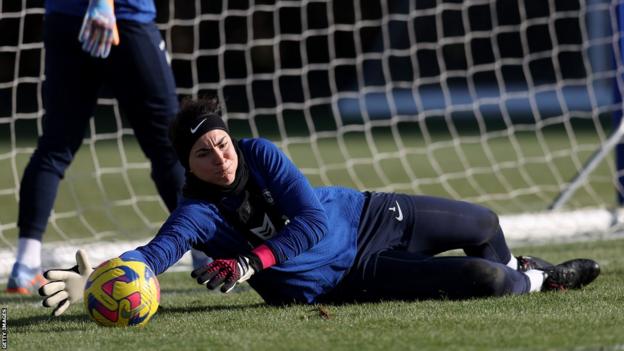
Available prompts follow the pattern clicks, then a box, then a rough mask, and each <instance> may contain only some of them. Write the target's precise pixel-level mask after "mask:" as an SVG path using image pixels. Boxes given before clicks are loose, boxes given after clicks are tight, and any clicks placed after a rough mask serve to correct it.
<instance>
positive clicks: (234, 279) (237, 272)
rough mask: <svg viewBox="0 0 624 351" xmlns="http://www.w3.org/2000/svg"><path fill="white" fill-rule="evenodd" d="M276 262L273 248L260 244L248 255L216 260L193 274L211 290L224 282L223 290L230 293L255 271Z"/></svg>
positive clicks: (192, 274) (198, 281)
mask: <svg viewBox="0 0 624 351" xmlns="http://www.w3.org/2000/svg"><path fill="white" fill-rule="evenodd" d="M274 264H275V256H274V255H273V252H272V251H271V249H269V247H268V246H266V245H260V246H259V247H257V248H255V249H254V250H252V251H251V252H250V253H249V254H247V255H240V256H238V257H236V258H226V259H218V260H214V261H212V262H210V263H209V264H208V265H206V266H205V267H202V268H198V269H196V270H194V271H193V272H192V273H191V276H192V277H193V278H196V279H197V283H199V284H206V287H207V288H208V289H211V290H213V289H215V288H217V287H218V286H219V285H221V284H223V286H221V292H223V293H228V292H230V291H232V289H234V287H235V286H236V284H238V283H242V282H244V281H246V280H248V279H249V278H251V276H252V275H254V274H255V273H258V272H260V271H261V270H262V269H266V268H269V267H270V266H272V265H274Z"/></svg>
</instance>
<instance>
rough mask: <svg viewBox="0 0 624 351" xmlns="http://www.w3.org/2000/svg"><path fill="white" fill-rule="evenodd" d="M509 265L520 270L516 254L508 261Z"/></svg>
mask: <svg viewBox="0 0 624 351" xmlns="http://www.w3.org/2000/svg"><path fill="white" fill-rule="evenodd" d="M507 267H509V268H511V269H515V270H518V259H517V258H516V256H514V255H511V259H509V262H507Z"/></svg>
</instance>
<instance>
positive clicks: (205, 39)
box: [0, 0, 623, 275]
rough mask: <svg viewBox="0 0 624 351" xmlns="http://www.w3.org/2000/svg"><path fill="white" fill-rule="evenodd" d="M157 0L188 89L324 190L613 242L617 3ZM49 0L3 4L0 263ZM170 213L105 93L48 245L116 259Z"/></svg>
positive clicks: (27, 135)
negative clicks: (461, 203)
mask: <svg viewBox="0 0 624 351" xmlns="http://www.w3.org/2000/svg"><path fill="white" fill-rule="evenodd" d="M156 3H157V7H158V23H159V26H160V29H161V31H162V34H163V37H164V39H165V43H166V46H167V49H168V51H169V53H170V56H171V59H172V61H171V64H172V68H173V70H174V73H175V77H176V83H177V86H178V93H179V95H180V96H193V97H197V96H202V95H217V96H218V97H219V99H220V100H221V101H222V103H223V105H224V112H225V115H226V116H227V118H228V123H229V125H230V127H231V128H232V129H233V130H234V131H235V133H236V134H237V135H239V136H241V137H245V136H262V137H265V138H268V139H271V140H273V141H274V142H275V143H276V144H277V145H278V146H280V147H281V148H282V150H284V151H285V152H286V153H287V154H288V155H289V156H290V157H291V158H292V159H293V160H294V161H295V163H296V164H297V165H298V166H299V167H300V169H301V170H302V171H303V172H304V173H305V174H306V175H307V176H308V177H309V179H310V181H311V182H312V183H313V184H314V185H328V184H335V185H344V186H350V187H356V188H359V189H362V190H364V189H366V190H376V191H397V192H405V193H410V194H428V195H437V196H445V197H452V198H456V199H462V200H466V201H472V202H476V203H479V204H483V205H485V206H488V207H490V208H492V209H493V210H495V211H497V212H498V213H499V214H500V215H501V223H502V225H503V228H504V230H505V231H506V234H507V236H508V237H509V238H510V239H511V240H512V241H514V240H517V241H523V240H524V241H531V240H543V239H554V238H568V237H571V236H572V237H574V236H579V235H593V236H596V235H597V236H600V235H603V234H605V233H608V232H610V231H612V230H613V228H614V223H617V219H618V216H619V211H617V208H618V206H619V203H618V190H617V189H620V188H621V186H620V185H619V177H620V176H621V174H620V172H619V171H618V169H619V168H620V167H618V166H616V164H615V162H614V158H615V151H614V150H616V148H617V145H616V144H618V142H619V139H620V135H619V134H617V132H616V131H617V130H618V126H619V119H618V116H619V115H621V112H622V106H621V101H620V99H619V97H617V96H616V95H617V94H616V93H615V92H616V91H618V90H619V89H618V88H621V87H622V86H623V85H622V83H623V82H622V79H621V76H622V68H621V67H623V66H622V58H621V54H620V41H621V39H620V32H619V30H618V27H619V25H618V18H619V17H618V11H619V7H618V1H612V2H610V1H602V0H586V1H575V0H558V1H555V0H550V1H546V0H541V1H539V0H530V1H528V0H527V1H521V0H504V1H481V0H473V1H433V0H428V1H410V0H386V1H380V0H362V1H323V0H309V1H286V0H285V1H268V0H267V1H252V0H250V1H242V2H241V1H204V0H195V1H190V0H175V1H165V0H158V1H156ZM42 6H43V4H42V1H32V0H31V1H27V0H14V1H6V0H0V10H1V12H0V133H1V135H2V136H1V138H0V172H2V176H1V177H0V262H2V264H0V266H2V267H5V266H6V267H10V262H11V261H12V259H13V258H12V255H13V250H14V247H15V243H16V240H17V239H16V238H17V230H18V229H17V226H16V219H17V203H18V200H19V199H18V197H19V196H18V194H19V184H20V176H21V174H22V172H23V169H24V166H25V164H26V162H27V161H28V158H29V156H30V154H31V153H32V152H33V150H34V147H35V146H36V137H37V135H39V133H40V132H41V117H42V115H43V114H44V111H43V107H42V104H41V96H40V94H39V91H40V88H41V82H42V80H43V79H44V75H43V69H44V67H43V58H42V54H43V45H42V43H41V37H42V34H41V22H42V21H43V15H44V10H43V8H42ZM553 207H554V208H555V210H551V208H553ZM166 215H167V211H166V209H165V207H164V206H163V204H162V202H161V201H160V199H159V198H158V196H157V194H156V191H155V188H154V186H153V184H152V183H151V180H150V178H149V163H148V162H147V161H146V159H145V157H144V156H143V155H142V154H141V152H140V150H139V149H138V147H137V145H136V141H135V140H134V136H133V133H132V129H131V128H130V127H129V125H128V123H127V121H126V120H125V119H124V118H123V116H122V114H121V113H120V111H119V110H118V108H117V105H116V102H115V100H114V99H110V98H107V97H106V96H104V97H103V98H102V99H100V105H99V107H98V110H97V112H96V115H95V118H94V119H93V120H92V122H91V124H90V128H89V130H88V131H87V135H86V137H85V141H84V145H83V147H82V149H81V150H80V151H79V153H78V155H77V157H76V160H75V162H74V163H73V164H72V166H71V167H70V169H69V170H68V172H67V175H66V178H65V179H64V181H63V182H62V185H61V189H60V191H59V196H58V199H57V203H56V205H55V208H54V211H53V213H52V215H51V217H50V221H49V225H48V230H47V232H46V235H45V237H44V238H45V243H46V246H45V247H46V248H47V249H48V250H65V251H67V252H68V253H69V260H71V256H72V254H73V249H74V247H76V246H77V245H89V247H93V248H97V249H98V250H100V251H101V252H102V254H101V256H102V258H106V256H107V255H116V254H118V253H119V250H120V247H121V248H122V249H126V248H131V247H132V246H133V245H136V244H137V243H140V242H145V241H146V240H147V239H148V238H149V237H150V236H151V235H152V234H153V233H154V232H155V231H156V230H157V228H158V226H159V225H160V224H161V223H162V222H163V221H164V219H165V218H166ZM115 245H121V246H120V247H119V246H115ZM108 247H113V249H111V250H112V253H110V252H108V251H106V248H108ZM95 255H96V256H97V254H95ZM46 256H58V255H57V253H56V251H55V253H54V255H46ZM5 263H6V264H5ZM47 263H48V264H51V263H50V262H47ZM45 264H46V261H45V260H44V265H45ZM2 269H4V268H2ZM6 269H9V268H6ZM2 273H3V272H0V275H1V274H2ZM5 273H6V272H5Z"/></svg>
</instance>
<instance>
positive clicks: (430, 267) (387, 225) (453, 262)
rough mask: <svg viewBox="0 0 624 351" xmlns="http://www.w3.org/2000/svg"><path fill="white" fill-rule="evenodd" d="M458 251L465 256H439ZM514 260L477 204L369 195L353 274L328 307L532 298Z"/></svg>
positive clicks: (493, 220) (487, 212) (498, 231)
mask: <svg viewBox="0 0 624 351" xmlns="http://www.w3.org/2000/svg"><path fill="white" fill-rule="evenodd" d="M454 249H462V250H463V251H464V252H465V254H466V256H436V255H437V254H439V253H442V252H445V251H448V250H454ZM510 259H511V252H510V251H509V248H508V247H507V243H506V242H505V238H504V235H503V232H502V230H501V228H500V226H499V223H498V217H497V216H496V214H495V213H494V212H492V211H490V210H489V209H487V208H485V207H482V206H478V205H475V204H471V203H467V202H463V201H455V200H448V199H443V198H437V197H430V196H409V195H403V194H393V193H372V194H370V198H369V200H368V203H367V205H366V207H365V209H364V212H363V214H362V220H361V223H360V228H359V233H358V253H357V257H356V259H355V262H354V265H353V267H352V269H351V270H350V271H349V272H348V273H347V274H346V276H345V277H344V278H343V280H342V282H341V283H340V284H339V286H338V287H337V288H336V289H335V290H334V291H333V292H331V293H330V294H328V295H327V296H325V297H324V299H322V300H325V301H328V302H331V301H343V300H352V299H356V300H383V299H408V300H409V299H432V298H449V299H465V298H473V297H484V296H500V295H506V294H522V293H526V292H528V291H529V280H528V277H527V276H526V275H525V274H523V273H521V272H518V271H516V270H514V269H511V268H509V267H507V266H506V264H507V262H509V260H510Z"/></svg>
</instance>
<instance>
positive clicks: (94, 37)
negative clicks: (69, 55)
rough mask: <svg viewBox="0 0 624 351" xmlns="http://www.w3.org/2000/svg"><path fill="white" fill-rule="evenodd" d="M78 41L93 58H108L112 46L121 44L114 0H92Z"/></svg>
mask: <svg viewBox="0 0 624 351" xmlns="http://www.w3.org/2000/svg"><path fill="white" fill-rule="evenodd" d="M78 41H80V43H82V50H84V51H86V52H88V53H89V54H90V55H91V56H93V57H101V58H106V57H108V54H109V53H110V49H111V45H117V44H119V32H118V31H117V20H116V19H115V6H114V0H91V1H90V2H89V7H88V8H87V13H86V14H85V16H84V19H83V21H82V27H81V28H80V34H78Z"/></svg>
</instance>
